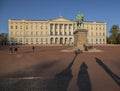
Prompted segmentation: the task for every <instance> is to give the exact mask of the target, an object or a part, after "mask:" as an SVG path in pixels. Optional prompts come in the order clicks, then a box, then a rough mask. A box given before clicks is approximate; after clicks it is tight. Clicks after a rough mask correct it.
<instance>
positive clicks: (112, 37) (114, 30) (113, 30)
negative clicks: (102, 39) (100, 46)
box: [109, 25, 119, 44]
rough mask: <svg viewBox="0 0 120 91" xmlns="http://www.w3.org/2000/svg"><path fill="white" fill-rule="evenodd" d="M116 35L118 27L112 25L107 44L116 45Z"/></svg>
mask: <svg viewBox="0 0 120 91" xmlns="http://www.w3.org/2000/svg"><path fill="white" fill-rule="evenodd" d="M118 34H119V26H118V25H113V26H112V28H111V29H110V37H109V42H110V43H112V44H117V42H118V41H117V37H118Z"/></svg>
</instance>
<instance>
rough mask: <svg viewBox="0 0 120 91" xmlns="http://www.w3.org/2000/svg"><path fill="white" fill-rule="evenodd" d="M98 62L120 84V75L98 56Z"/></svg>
mask: <svg viewBox="0 0 120 91" xmlns="http://www.w3.org/2000/svg"><path fill="white" fill-rule="evenodd" d="M96 62H97V63H98V64H99V65H100V66H101V67H102V68H103V69H104V70H105V71H106V72H107V73H108V75H109V76H111V78H112V79H113V80H114V81H115V82H116V83H117V84H118V85H119V86H120V77H119V76H117V75H116V74H115V73H113V72H112V71H111V70H110V69H109V68H108V67H107V65H105V64H104V63H103V62H102V60H100V59H99V58H97V57H96Z"/></svg>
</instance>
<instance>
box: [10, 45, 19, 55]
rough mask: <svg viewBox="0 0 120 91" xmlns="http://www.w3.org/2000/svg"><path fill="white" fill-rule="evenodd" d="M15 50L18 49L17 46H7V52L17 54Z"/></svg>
mask: <svg viewBox="0 0 120 91" xmlns="http://www.w3.org/2000/svg"><path fill="white" fill-rule="evenodd" d="M17 51H18V47H16V46H15V47H12V46H10V48H9V54H17Z"/></svg>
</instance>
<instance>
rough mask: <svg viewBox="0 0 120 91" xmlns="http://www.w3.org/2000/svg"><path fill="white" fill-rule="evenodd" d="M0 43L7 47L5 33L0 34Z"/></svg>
mask: <svg viewBox="0 0 120 91" xmlns="http://www.w3.org/2000/svg"><path fill="white" fill-rule="evenodd" d="M0 43H1V45H7V44H8V39H7V34H6V33H1V34H0Z"/></svg>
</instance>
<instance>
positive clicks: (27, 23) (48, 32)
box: [8, 17, 106, 45]
mask: <svg viewBox="0 0 120 91" xmlns="http://www.w3.org/2000/svg"><path fill="white" fill-rule="evenodd" d="M81 28H82V29H86V30H88V34H87V39H88V43H90V44H106V22H89V21H88V22H86V21H84V22H83V24H82V25H81ZM76 29H77V24H76V22H75V21H73V20H69V19H65V18H63V17H59V18H57V19H53V20H8V32H9V42H10V43H18V44H44V45H53V44H54V45H61V44H69V45H72V44H74V31H75V30H76Z"/></svg>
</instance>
